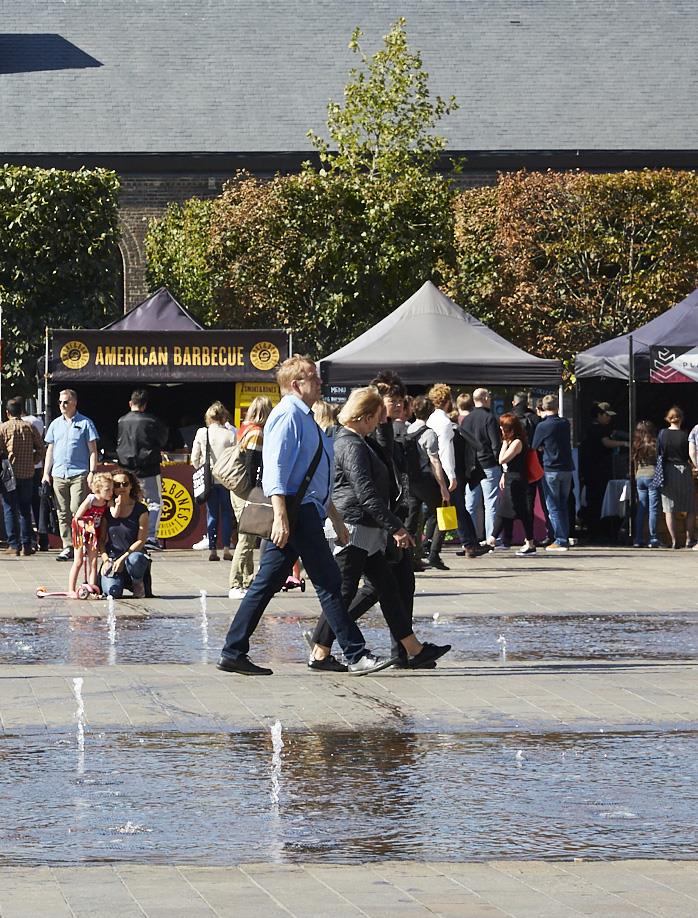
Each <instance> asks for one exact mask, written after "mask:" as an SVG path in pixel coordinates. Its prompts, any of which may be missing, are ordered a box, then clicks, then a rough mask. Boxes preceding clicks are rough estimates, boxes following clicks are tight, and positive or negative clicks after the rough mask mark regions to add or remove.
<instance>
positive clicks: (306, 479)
mask: <svg viewBox="0 0 698 918" xmlns="http://www.w3.org/2000/svg"><path fill="white" fill-rule="evenodd" d="M315 427H316V429H317V434H318V441H317V449H316V450H315V455H314V456H313V461H312V462H311V463H310V465H309V466H308V471H307V472H306V473H305V475H304V476H303V480H302V481H301V483H300V487H299V488H298V490H297V491H296V493H295V494H294V495H293V500H294V504H295V509H296V510H298V508H299V507H300V505H301V501H302V500H303V498H304V497H305V492H306V491H307V490H308V485H309V484H310V482H311V481H312V480H313V475H314V474H315V472H316V471H317V467H318V465H320V459H321V458H322V454H323V448H322V431H321V430H320V428H319V427H318V425H317V424H316V425H315Z"/></svg>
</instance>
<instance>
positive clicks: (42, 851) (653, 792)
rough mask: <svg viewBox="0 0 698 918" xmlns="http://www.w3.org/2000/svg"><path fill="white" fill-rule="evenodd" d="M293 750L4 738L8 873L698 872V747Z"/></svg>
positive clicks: (659, 735) (435, 745)
mask: <svg viewBox="0 0 698 918" xmlns="http://www.w3.org/2000/svg"><path fill="white" fill-rule="evenodd" d="M279 735H280V737H281V743H282V744H283V745H281V743H279V744H278V747H279V750H278V752H276V753H275V750H274V745H273V742H272V739H271V736H270V732H266V733H262V732H252V733H237V734H224V733H203V734H182V733H178V732H168V733H156V732H153V731H150V732H141V731H128V732H122V733H115V732H111V733H103V732H99V731H96V732H95V731H92V730H90V731H89V732H88V733H87V735H86V740H85V744H84V748H82V749H78V748H76V742H75V737H74V735H73V734H72V733H64V734H63V735H56V734H55V733H54V734H53V735H52V736H51V737H50V738H49V737H46V736H33V737H27V736H7V735H6V736H5V737H3V738H2V739H1V740H0V756H1V757H2V760H3V771H2V774H3V776H4V777H3V780H2V781H0V794H1V795H2V799H3V804H2V815H3V827H2V837H0V865H7V864H9V865H17V864H28V865H40V864H50V865H75V864H83V863H99V862H103V861H105V860H106V861H111V862H135V863H141V864H147V863H154V864H161V863H178V864H189V865H199V866H204V865H224V864H237V863H246V862H253V863H254V862H261V861H271V862H274V863H299V862H316V861H326V862H328V863H337V862H338V863H344V864H356V863H366V862H369V861H371V862H372V861H376V860H417V861H486V860H492V859H495V860H496V859H500V858H504V857H506V856H507V855H508V854H509V853H513V854H514V855H515V857H516V858H517V859H545V860H569V859H571V858H573V857H581V858H585V859H590V860H597V859H604V858H614V859H618V858H643V857H653V858H668V859H675V858H689V857H696V856H697V855H698V829H697V828H696V827H697V826H698V795H697V794H696V790H695V789H696V787H697V786H698V738H697V734H696V733H693V732H678V731H646V732H643V733H640V734H638V733H632V732H621V733H603V734H600V733H591V734H590V733H575V734H560V733H553V734H539V735H536V734H529V733H525V732H522V733H504V734H496V733H489V734H487V733H474V732H468V733H450V734H425V733H409V732H407V731H396V730H383V729H381V728H379V727H375V728H373V729H371V730H368V731H365V732H363V731H362V732H359V733H357V732H351V731H337V730H334V731H329V730H327V731H316V732H312V733H288V732H286V733H284V732H283V730H281V729H279ZM275 757H276V760H275ZM48 775H50V776H51V779H50V781H47V780H45V778H46V776H48ZM629 776H632V781H629V780H628V778H629ZM231 818H233V819H234V823H235V827H236V831H235V832H234V833H231V832H230V825H231Z"/></svg>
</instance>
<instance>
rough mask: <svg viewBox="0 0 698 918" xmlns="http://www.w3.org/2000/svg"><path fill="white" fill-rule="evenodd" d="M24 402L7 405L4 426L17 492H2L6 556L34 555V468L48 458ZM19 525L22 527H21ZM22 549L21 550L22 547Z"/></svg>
mask: <svg viewBox="0 0 698 918" xmlns="http://www.w3.org/2000/svg"><path fill="white" fill-rule="evenodd" d="M23 409H24V401H23V399H21V398H11V399H10V400H9V401H8V403H7V420H6V421H5V423H4V424H0V442H2V444H3V447H4V452H6V453H7V456H8V458H9V460H10V465H11V466H12V471H13V472H14V476H15V489H14V490H13V491H7V490H3V491H2V506H3V512H4V517H5V533H6V535H7V542H8V546H9V547H8V548H6V549H5V554H6V555H15V556H18V555H19V554H20V552H21V554H24V555H31V554H33V552H34V548H33V542H34V531H33V529H32V492H33V488H34V465H35V463H37V462H40V461H41V459H42V458H43V455H44V444H43V441H42V439H41V435H40V434H39V432H38V430H37V429H36V428H35V427H33V426H32V425H31V424H29V423H27V421H23V420H22V411H23ZM18 522H19V526H18V525H17V523H18ZM20 546H21V547H20Z"/></svg>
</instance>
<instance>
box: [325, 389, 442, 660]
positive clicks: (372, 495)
mask: <svg viewBox="0 0 698 918" xmlns="http://www.w3.org/2000/svg"><path fill="white" fill-rule="evenodd" d="M382 412H383V401H382V399H381V397H380V395H379V393H378V392H377V390H376V389H374V388H372V387H371V386H367V387H366V388H364V389H356V390H355V391H354V392H352V393H351V395H350V396H349V399H348V401H347V403H346V404H345V406H344V408H343V409H342V411H341V413H340V415H339V421H340V423H341V424H342V425H343V427H342V428H341V429H340V430H339V431H338V432H337V434H336V436H335V441H334V459H335V478H334V489H333V491H332V502H333V504H334V505H335V507H336V509H337V510H338V511H339V513H340V514H341V516H342V517H343V518H344V522H345V524H346V526H347V529H348V531H349V544H348V545H343V546H340V547H338V548H337V549H336V551H335V559H336V561H337V564H338V565H339V569H340V571H341V573H342V599H343V600H344V604H345V606H346V607H347V609H348V608H349V606H350V604H351V601H352V599H353V598H354V595H355V594H356V590H357V588H358V585H359V580H360V579H361V576H362V575H363V576H364V577H365V578H366V579H367V580H368V581H369V582H370V583H371V585H372V586H373V587H374V588H375V590H376V592H377V593H378V596H379V598H380V600H381V609H382V611H383V615H384V616H385V619H386V621H387V623H388V626H389V628H390V631H391V633H392V635H393V637H394V638H395V639H396V640H397V641H399V642H400V643H401V644H402V646H403V647H404V648H405V650H406V652H407V654H408V658H409V665H410V666H411V667H412V668H414V669H417V668H420V667H423V666H425V665H427V664H431V663H432V662H433V661H434V660H436V659H438V657H441V656H443V654H445V653H447V652H448V651H449V650H450V649H451V647H450V645H449V644H446V645H444V646H441V647H439V646H437V645H436V644H429V643H423V644H422V643H420V642H419V641H418V640H417V638H416V637H415V635H414V632H413V631H412V622H411V616H410V615H409V613H408V612H407V611H406V609H405V606H404V603H403V602H402V599H401V598H400V591H399V589H398V586H397V583H396V582H395V577H394V575H393V572H392V570H391V566H390V564H389V563H388V561H387V560H386V557H385V550H386V547H387V544H388V540H389V539H391V540H392V541H393V542H394V543H395V545H396V546H397V547H398V548H402V549H404V548H409V547H410V545H412V544H413V543H412V539H411V537H410V535H409V534H408V532H407V530H406V529H405V528H404V526H403V523H402V520H401V519H400V518H399V517H398V516H396V515H395V514H394V513H393V512H392V510H391V509H390V474H389V471H388V468H387V466H386V465H385V463H384V462H383V460H382V459H381V458H380V457H379V454H378V452H377V451H376V450H374V449H372V447H371V446H370V444H369V442H368V441H367V440H366V437H367V436H368V435H369V434H371V433H373V431H374V430H375V428H376V426H377V424H378V423H379V421H380V419H381V415H382ZM312 641H313V644H314V647H313V652H312V655H311V658H310V660H309V661H308V665H309V666H310V668H311V669H318V670H325V671H330V672H343V671H344V670H345V668H346V667H344V666H343V665H342V664H341V663H339V662H338V661H337V660H335V658H334V657H333V656H332V654H331V653H330V650H331V647H332V643H333V641H334V633H333V632H332V629H331V628H330V626H329V624H328V623H327V621H326V619H325V618H324V616H321V617H320V620H319V621H318V624H317V626H316V628H315V631H314V633H313V637H312Z"/></svg>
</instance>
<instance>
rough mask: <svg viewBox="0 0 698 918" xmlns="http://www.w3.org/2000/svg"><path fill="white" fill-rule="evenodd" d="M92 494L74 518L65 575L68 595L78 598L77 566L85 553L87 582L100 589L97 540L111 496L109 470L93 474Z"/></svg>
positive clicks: (98, 590) (80, 564)
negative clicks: (72, 552) (71, 552)
mask: <svg viewBox="0 0 698 918" xmlns="http://www.w3.org/2000/svg"><path fill="white" fill-rule="evenodd" d="M91 487H92V494H88V495H87V497H86V498H85V500H84V501H83V502H82V503H81V504H80V506H79V507H78V510H77V513H76V514H75V516H74V517H73V526H72V528H73V547H74V549H75V557H74V559H73V566H72V567H71V569H70V577H69V578H68V596H69V597H70V598H71V599H76V598H77V592H76V591H77V586H78V578H79V576H80V568H81V567H82V562H83V559H84V557H85V552H87V583H89V584H91V585H92V586H94V587H96V588H97V593H100V592H101V590H100V589H99V587H98V581H97V541H98V535H99V530H100V527H101V525H102V522H103V520H104V514H105V513H106V512H107V507H108V506H109V503H110V501H111V499H112V492H113V488H114V485H113V482H112V477H111V475H110V474H109V472H96V473H95V474H94V475H93V476H92V485H91Z"/></svg>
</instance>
